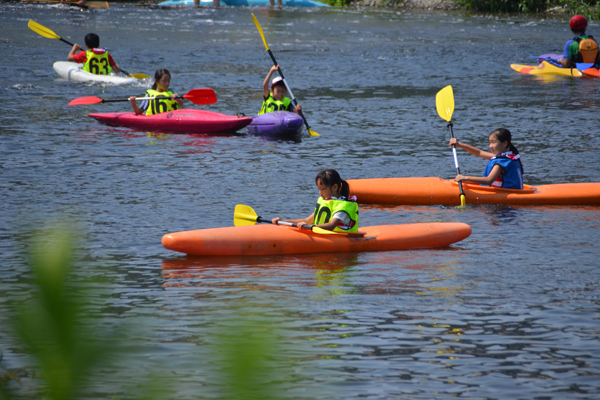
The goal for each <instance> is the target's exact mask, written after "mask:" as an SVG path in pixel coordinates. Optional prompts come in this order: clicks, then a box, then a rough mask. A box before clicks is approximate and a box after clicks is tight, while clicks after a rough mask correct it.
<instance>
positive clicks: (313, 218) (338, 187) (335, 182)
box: [273, 169, 358, 232]
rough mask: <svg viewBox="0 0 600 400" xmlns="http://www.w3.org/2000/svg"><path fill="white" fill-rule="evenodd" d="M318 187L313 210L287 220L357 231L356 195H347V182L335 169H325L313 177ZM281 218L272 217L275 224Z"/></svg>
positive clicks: (302, 224) (303, 224) (336, 230)
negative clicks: (310, 212)
mask: <svg viewBox="0 0 600 400" xmlns="http://www.w3.org/2000/svg"><path fill="white" fill-rule="evenodd" d="M315 183H316V184H317V187H318V188H319V195H320V196H321V197H319V199H318V200H317V206H316V207H315V211H314V212H313V213H312V214H310V215H309V216H308V217H306V218H301V219H294V220H289V221H288V222H293V223H296V224H298V229H302V227H303V226H305V225H313V224H314V225H315V226H317V227H319V228H321V229H326V230H328V231H334V232H358V204H357V203H356V196H348V194H349V186H348V182H346V181H344V180H342V178H341V177H340V174H338V172H337V171H336V170H333V169H326V170H322V171H321V172H319V174H318V175H317V177H316V178H315ZM280 220H281V218H279V217H277V218H274V219H273V223H274V224H276V223H277V221H280Z"/></svg>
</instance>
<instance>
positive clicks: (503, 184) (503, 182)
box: [482, 152, 523, 189]
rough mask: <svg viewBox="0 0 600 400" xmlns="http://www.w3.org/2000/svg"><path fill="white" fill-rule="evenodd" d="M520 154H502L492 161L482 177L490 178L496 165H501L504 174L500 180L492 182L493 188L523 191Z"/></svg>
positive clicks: (500, 176) (501, 174)
mask: <svg viewBox="0 0 600 400" xmlns="http://www.w3.org/2000/svg"><path fill="white" fill-rule="evenodd" d="M520 158H521V156H520V155H518V154H512V152H507V153H502V154H500V155H498V156H494V157H492V158H491V159H490V161H489V162H488V164H487V166H486V167H485V171H484V172H483V175H482V176H488V175H489V174H490V172H492V168H494V166H495V165H499V166H500V167H502V168H503V169H504V173H500V175H499V176H498V178H496V180H495V181H494V182H492V184H491V186H492V187H499V188H503V189H523V170H522V168H521V163H520V162H519V159H520Z"/></svg>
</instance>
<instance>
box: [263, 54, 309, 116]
mask: <svg viewBox="0 0 600 400" xmlns="http://www.w3.org/2000/svg"><path fill="white" fill-rule="evenodd" d="M278 69H279V65H274V66H272V67H271V69H270V70H269V73H268V74H267V77H266V78H265V80H264V82H263V95H264V99H263V104H262V107H261V108H260V111H259V113H258V115H262V114H266V113H268V112H272V111H291V112H298V111H302V106H301V105H300V104H298V106H297V107H294V104H293V103H292V100H291V99H290V98H289V97H285V95H286V94H287V88H286V87H285V82H284V81H283V79H281V77H279V76H278V77H277V78H274V79H273V80H272V81H271V86H270V89H269V80H270V79H271V77H272V76H273V74H274V73H275V71H277V70H278Z"/></svg>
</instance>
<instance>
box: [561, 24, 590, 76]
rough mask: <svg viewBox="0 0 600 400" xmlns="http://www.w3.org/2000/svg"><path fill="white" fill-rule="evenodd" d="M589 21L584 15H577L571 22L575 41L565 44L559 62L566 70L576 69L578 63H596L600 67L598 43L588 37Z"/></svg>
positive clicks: (570, 25)
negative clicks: (586, 31)
mask: <svg viewBox="0 0 600 400" xmlns="http://www.w3.org/2000/svg"><path fill="white" fill-rule="evenodd" d="M587 25H588V22H587V19H585V17H584V16H583V15H575V16H573V18H571V20H570V21H569V27H570V28H571V32H573V34H574V35H575V36H574V37H573V39H571V40H569V41H568V42H567V43H566V44H565V50H564V52H563V56H562V58H561V59H560V60H558V62H559V63H560V64H561V65H562V66H563V67H565V68H575V67H576V64H577V63H594V65H596V66H598V65H600V52H599V51H598V42H596V39H594V37H593V36H592V35H587V34H586V33H585V30H586V29H587Z"/></svg>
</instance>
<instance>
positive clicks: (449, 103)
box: [435, 85, 454, 122]
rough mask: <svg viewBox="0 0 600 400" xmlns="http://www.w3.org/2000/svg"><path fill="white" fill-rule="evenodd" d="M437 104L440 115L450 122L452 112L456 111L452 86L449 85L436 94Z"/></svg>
mask: <svg viewBox="0 0 600 400" xmlns="http://www.w3.org/2000/svg"><path fill="white" fill-rule="evenodd" d="M435 105H436V107H437V112H438V114H439V115H440V117H441V118H442V119H445V120H446V122H450V120H451V119H452V113H453V112H454V93H453V92H452V86H450V85H448V86H446V87H445V88H443V89H442V90H440V91H439V92H438V93H437V95H436V96H435Z"/></svg>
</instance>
